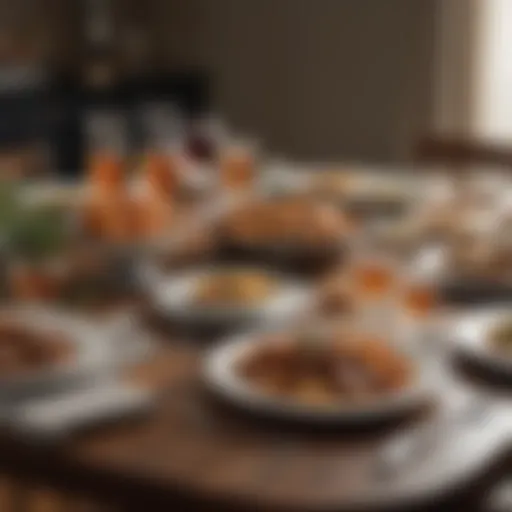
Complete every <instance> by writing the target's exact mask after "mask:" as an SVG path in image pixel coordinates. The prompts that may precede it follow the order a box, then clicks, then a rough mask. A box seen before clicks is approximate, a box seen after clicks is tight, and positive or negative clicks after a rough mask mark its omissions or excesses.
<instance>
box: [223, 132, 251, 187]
mask: <svg viewBox="0 0 512 512" xmlns="http://www.w3.org/2000/svg"><path fill="white" fill-rule="evenodd" d="M256 147H257V146H256V143H255V142H253V141H248V140H236V141H235V140H233V141H231V142H229V143H228V144H226V145H225V146H224V147H223V148H221V150H220V152H219V172H220V179H221V183H222V185H223V187H224V188H225V189H227V190H231V191H243V190H247V189H249V188H250V187H251V186H252V185H253V184H254V181H255V179H256V152H257V151H256Z"/></svg>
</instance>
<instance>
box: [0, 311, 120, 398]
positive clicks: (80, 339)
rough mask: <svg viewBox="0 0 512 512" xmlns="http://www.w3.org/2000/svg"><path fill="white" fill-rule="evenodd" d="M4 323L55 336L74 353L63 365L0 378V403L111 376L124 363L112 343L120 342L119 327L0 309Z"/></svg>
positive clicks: (45, 313) (61, 314)
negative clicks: (66, 342)
mask: <svg viewBox="0 0 512 512" xmlns="http://www.w3.org/2000/svg"><path fill="white" fill-rule="evenodd" d="M3 321H5V322H6V323H9V324H12V323H15V324H20V325H26V326H27V327H28V328H29V329H31V330H36V331H41V332H44V331H48V332H58V333H59V334H62V335H63V337H64V338H65V339H66V341H68V342H69V343H70V344H71V345H72V347H73V351H74V352H73V357H71V358H70V360H69V361H66V362H63V363H58V364H55V365H49V366H47V367H44V368H41V369H37V370H33V371H27V372H26V373H23V374H20V375H16V376H8V377H2V376H1V375H0V400H3V399H8V400H11V399H14V398H16V397H18V396H30V395H32V394H34V393H37V394H41V393H44V392H46V391H50V390H52V391H58V390H60V389H62V388H65V387H66V386H67V385H69V384H71V383H72V382H75V381H82V380H84V379H88V378H96V377H98V376H99V375H101V374H108V373H109V372H110V373H111V372H113V371H115V370H116V369H117V365H118V364H120V363H121V361H122V359H123V358H122V357H119V351H118V350H117V349H116V343H115V342H116V341H118V340H119V337H120V336H119V335H120V328H121V325H118V326H114V327H115V328H112V326H107V325H99V324H98V325H95V324H94V323H92V322H90V321H88V320H86V319H85V318H82V317H79V316H74V315H69V314H66V313H64V312H61V311H57V310H51V309H46V308H42V307H41V308H39V307H35V306H11V307H4V308H2V309H0V322H3ZM124 334H126V333H124ZM125 337H126V336H125ZM128 341H129V340H128ZM128 341H127V345H128Z"/></svg>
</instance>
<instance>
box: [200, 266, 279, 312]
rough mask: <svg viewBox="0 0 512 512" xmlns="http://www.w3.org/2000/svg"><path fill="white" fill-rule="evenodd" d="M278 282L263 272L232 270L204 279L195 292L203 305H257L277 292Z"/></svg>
mask: <svg viewBox="0 0 512 512" xmlns="http://www.w3.org/2000/svg"><path fill="white" fill-rule="evenodd" d="M276 286H277V283H276V280H275V279H274V278H273V277H272V276H270V275H268V274H265V273H263V272H258V271H248V270H244V271H241V270H231V271H226V272H219V273H214V274H211V275H208V276H206V277H203V278H202V279H201V281H200V282H199V284H198V286H197V289H196V292H195V296H194V299H195V302H196V304H201V305H209V306H214V305H226V304H228V305H240V304H243V305H255V304H258V303H261V302H263V301H264V300H265V299H267V298H268V297H269V296H270V295H272V293H273V292H274V291H275V288H276Z"/></svg>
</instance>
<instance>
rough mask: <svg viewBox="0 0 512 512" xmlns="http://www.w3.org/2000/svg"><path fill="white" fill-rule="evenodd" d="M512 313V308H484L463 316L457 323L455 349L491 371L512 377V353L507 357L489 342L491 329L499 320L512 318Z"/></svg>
mask: <svg viewBox="0 0 512 512" xmlns="http://www.w3.org/2000/svg"><path fill="white" fill-rule="evenodd" d="M511 314H512V308H511V309H509V310H506V309H504V308H499V309H493V310H491V309H482V310H480V311H478V312H474V313H472V314H470V315H469V314H468V315H467V316H464V317H462V318H461V319H460V320H459V321H458V322H456V324H455V336H456V337H455V350H456V351H457V352H458V353H459V354H461V355H463V356H465V357H467V358H469V359H470V360H472V361H474V362H476V363H478V364H480V365H484V366H485V367H486V368H488V369H489V370H491V371H493V370H494V371H497V372H499V373H500V374H504V373H506V374H509V375H510V376H511V377H512V354H511V356H510V357H506V356H505V355H503V354H501V353H500V352H499V351H494V350H493V347H492V346H491V344H490V342H489V335H490V332H491V330H492V329H493V328H495V327H496V325H497V323H498V322H500V321H502V320H504V319H506V318H510V316H511Z"/></svg>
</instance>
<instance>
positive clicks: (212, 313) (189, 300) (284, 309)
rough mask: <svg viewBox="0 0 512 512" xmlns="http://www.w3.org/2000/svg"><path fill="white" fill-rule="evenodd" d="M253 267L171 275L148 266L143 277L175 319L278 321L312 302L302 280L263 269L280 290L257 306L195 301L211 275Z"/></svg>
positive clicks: (157, 305) (154, 297) (158, 302)
mask: <svg viewBox="0 0 512 512" xmlns="http://www.w3.org/2000/svg"><path fill="white" fill-rule="evenodd" d="M226 270H227V271H233V270H241V271H244V270H249V271H254V270H255V268H254V267H241V266H239V267H224V266H223V267H204V268H196V269H191V270H189V271H187V272H184V273H180V274H168V273H166V272H163V271H161V270H160V269H159V268H158V267H157V266H154V265H145V266H144V267H143V268H142V269H141V271H140V274H139V276H140V279H141V281H142V283H143V286H144V287H145V289H146V291H147V293H148V294H149V296H150V298H151V300H152V303H153V305H154V306H155V308H156V309H157V311H158V312H160V313H161V314H163V315H165V316H169V317H171V318H173V319H177V320H179V321H182V322H185V323H187V324H189V323H201V324H207V325H211V324H214V325H219V326H220V325H227V324H231V323H235V324H239V323H253V322H254V323H259V322H266V323H274V322H281V321H286V320H287V319H290V318H292V317H293V316H294V315H296V314H299V313H300V312H302V311H305V310H308V308H309V307H310V305H312V302H313V300H314V299H313V297H312V295H311V293H310V292H309V290H308V288H307V287H306V286H305V285H303V284H302V283H300V282H298V281H295V280H291V279H289V278H287V277H286V276H283V275H281V274H279V273H276V272H272V271H266V270H262V272H263V273H264V274H266V275H269V276H270V277H273V278H275V279H276V281H277V289H276V291H275V293H273V294H272V295H271V296H270V297H269V298H268V299H267V300H264V301H263V302H262V303H261V304H259V305H255V306H250V305H249V306H245V305H241V304H230V305H219V306H218V307H213V306H212V307H209V306H202V305H198V304H195V302H194V294H195V292H196V290H197V287H198V285H199V283H200V282H201V281H202V280H203V279H204V278H207V277H208V276H211V275H214V274H219V273H221V272H225V271H226Z"/></svg>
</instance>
